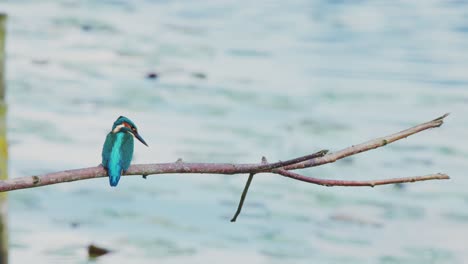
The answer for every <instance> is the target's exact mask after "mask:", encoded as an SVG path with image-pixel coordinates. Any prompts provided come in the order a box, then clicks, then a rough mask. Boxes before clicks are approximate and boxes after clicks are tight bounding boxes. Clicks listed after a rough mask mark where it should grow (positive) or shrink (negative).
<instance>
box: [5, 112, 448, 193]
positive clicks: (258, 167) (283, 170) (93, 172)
mask: <svg viewBox="0 0 468 264" xmlns="http://www.w3.org/2000/svg"><path fill="white" fill-rule="evenodd" d="M447 116H448V114H445V115H443V116H441V117H439V118H437V119H434V120H432V121H429V122H426V123H423V124H420V125H417V126H414V127H412V128H409V129H406V130H403V131H401V132H398V133H395V134H392V135H389V136H385V137H381V138H377V139H373V140H370V141H367V142H364V143H361V144H359V145H355V146H351V147H348V148H345V149H342V150H340V151H338V152H335V153H331V154H328V155H325V154H326V153H327V151H326V150H323V151H319V152H317V153H314V154H310V155H306V156H303V157H299V158H295V159H291V160H287V161H283V162H281V161H280V162H276V163H269V164H230V163H185V162H182V161H177V162H173V163H159V164H137V165H132V166H130V168H129V169H128V171H127V172H126V173H125V175H145V176H146V175H153V174H168V173H178V174H182V173H201V174H245V173H249V174H250V173H253V174H256V173H264V172H271V173H274V174H279V175H282V176H285V177H289V178H293V179H296V180H300V181H304V182H309V183H314V184H320V185H325V186H376V185H382V184H392V183H402V182H415V181H425V180H435V179H448V176H447V175H445V174H431V175H428V176H422V177H408V178H396V179H388V180H380V181H337V180H324V179H316V178H311V177H305V176H302V175H300V174H297V173H293V172H291V171H290V170H296V169H303V168H308V167H313V166H319V165H323V164H327V163H331V162H335V161H336V160H339V159H342V158H344V157H348V156H352V155H355V154H358V153H361V152H364V151H368V150H371V149H375V148H378V147H382V146H385V145H387V144H390V143H393V142H395V141H397V140H400V139H402V138H406V137H408V136H410V135H413V134H416V133H419V132H421V131H424V130H426V129H429V128H435V127H439V126H441V125H442V124H443V119H444V118H445V117H447ZM99 177H106V171H105V170H104V168H103V167H102V166H97V167H90V168H83V169H76V170H66V171H60V172H54V173H48V174H43V175H38V176H26V177H20V178H12V179H8V180H3V181H0V192H5V191H12V190H19V189H25V188H33V187H39V186H45V185H51V184H57V183H63V182H71V181H78V180H86V179H93V178H99Z"/></svg>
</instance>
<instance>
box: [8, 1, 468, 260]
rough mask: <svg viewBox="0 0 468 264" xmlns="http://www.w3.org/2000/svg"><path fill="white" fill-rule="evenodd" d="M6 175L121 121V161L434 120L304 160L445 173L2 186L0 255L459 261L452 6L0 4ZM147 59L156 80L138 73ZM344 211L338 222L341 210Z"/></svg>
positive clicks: (460, 122) (53, 157) (272, 155)
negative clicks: (382, 143) (333, 157)
mask: <svg viewBox="0 0 468 264" xmlns="http://www.w3.org/2000/svg"><path fill="white" fill-rule="evenodd" d="M0 11H3V12H7V13H8V14H9V16H10V17H9V21H8V31H9V32H8V45H7V49H8V60H7V70H8V104H9V113H8V118H9V131H8V132H9V139H10V157H11V161H10V176H11V177H19V176H26V175H34V174H38V173H45V172H52V171H59V170H63V169H70V168H80V167H88V166H94V165H97V164H98V163H99V162H100V151H101V146H102V143H103V141H104V138H105V135H106V133H107V132H108V131H109V129H110V128H111V125H112V123H113V121H114V120H115V119H116V118H117V117H118V116H119V115H126V116H128V117H130V118H131V119H132V120H133V121H134V122H135V123H136V124H137V125H138V126H139V129H140V132H141V134H142V135H143V137H144V138H145V140H146V141H147V142H148V144H149V145H150V148H146V147H145V146H143V145H141V144H137V145H136V149H135V159H134V162H137V163H151V162H168V161H175V160H176V159H177V158H179V157H180V158H183V159H184V160H186V161H193V162H197V161H200V162H204V161H212V162H257V161H260V157H261V156H262V155H265V156H267V157H268V158H269V160H272V161H275V160H279V159H283V160H284V159H287V158H291V157H295V156H299V155H304V154H307V153H311V152H313V151H317V150H319V149H323V148H327V149H330V150H332V151H333V150H338V149H341V148H344V147H346V146H349V145H352V144H357V143H360V142H362V141H365V140H368V139H371V138H373V137H378V136H382V135H385V134H389V133H393V132H396V131H400V130H402V129H405V128H407V127H409V126H412V125H415V124H417V123H421V122H424V121H428V120H430V119H433V118H435V117H437V116H440V115H442V114H443V113H446V112H451V113H452V114H451V115H450V117H449V118H447V122H446V124H445V125H444V126H443V127H442V128H440V129H436V130H431V131H426V132H423V133H421V134H419V135H416V136H414V137H410V138H408V139H405V140H402V141H400V142H398V143H396V144H393V145H390V146H387V147H385V148H383V149H379V150H374V151H372V152H367V153H363V154H360V155H358V156H355V157H352V158H348V159H345V160H343V161H339V162H337V163H335V164H330V165H326V166H323V167H317V168H313V169H308V170H305V171H303V173H304V174H307V175H313V176H316V177H324V178H337V179H376V178H388V177H404V176H414V175H424V174H429V173H435V172H445V173H448V174H449V175H450V176H451V177H452V179H451V180H450V181H434V182H424V183H416V184H410V185H405V187H404V188H403V189H400V188H395V187H393V186H388V187H379V188H374V189H371V188H337V187H335V188H325V187H320V186H314V185H308V184H305V183H300V182H295V181H292V180H289V179H285V178H281V177H279V176H274V175H258V176H256V177H255V179H254V181H253V185H252V187H251V191H250V193H249V196H248V198H247V201H246V205H245V207H244V210H243V213H242V214H241V216H240V217H239V219H238V222H237V223H235V224H233V223H230V222H229V219H230V217H231V216H232V214H233V213H234V211H235V209H236V205H237V202H238V199H239V196H240V193H241V190H242V187H243V185H244V182H245V180H246V176H210V175H160V176H151V177H148V179H147V180H143V179H141V178H140V177H124V178H123V179H121V181H120V183H119V187H118V188H116V189H114V188H112V189H111V188H110V187H109V186H108V179H105V178H102V179H98V180H89V181H81V182H75V183H68V184H60V185H55V186H49V187H43V188H36V189H29V190H22V191H16V192H11V193H10V196H9V197H10V204H9V221H10V239H11V262H12V263H30V262H33V261H34V262H36V263H86V262H88V260H87V256H86V250H85V248H86V246H87V245H88V244H89V243H96V244H98V245H101V246H104V247H107V248H109V249H112V250H114V253H113V254H109V255H107V256H104V257H101V258H99V259H97V260H96V261H95V262H96V263H155V262H158V263H220V262H221V263H240V262H242V263H385V264H387V263H411V264H414V263H467V262H468V246H467V237H468V193H467V191H466V187H468V177H467V174H466V171H467V168H468V166H467V159H468V140H467V128H468V121H467V119H466V113H467V110H468V74H467V73H468V53H467V52H466V47H467V46H468V6H467V2H464V1H401V2H400V1H398V2H397V1H318V0H317V1H306V0H297V1H288V2H285V1H277V2H273V1H255V2H247V1H118V0H114V1H110V0H109V1H74V0H67V1H32V0H24V1H13V0H11V1H2V2H0ZM153 71H155V72H157V73H158V74H159V78H158V79H157V80H149V79H146V78H145V76H146V75H147V74H148V73H149V72H153ZM343 219H351V220H343Z"/></svg>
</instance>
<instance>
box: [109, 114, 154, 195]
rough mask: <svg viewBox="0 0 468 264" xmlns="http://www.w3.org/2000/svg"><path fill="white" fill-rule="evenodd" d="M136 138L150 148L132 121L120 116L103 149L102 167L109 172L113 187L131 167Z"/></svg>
mask: <svg viewBox="0 0 468 264" xmlns="http://www.w3.org/2000/svg"><path fill="white" fill-rule="evenodd" d="M134 137H135V138H137V139H138V140H139V141H140V142H141V143H143V144H144V145H145V146H147V147H148V144H146V142H145V140H144V139H143V138H142V137H141V136H140V134H138V129H137V127H136V125H135V124H134V123H133V122H132V120H130V119H128V118H126V117H125V116H119V117H118V118H117V120H115V122H114V124H113V125H112V130H111V131H110V132H109V134H107V137H106V141H104V146H103V147H102V163H101V165H102V166H103V167H104V169H105V170H106V171H107V175H108V176H109V183H110V186H111V187H115V186H117V184H118V183H119V180H120V176H122V174H124V173H125V172H126V171H127V169H128V167H130V162H131V161H132V157H133V138H134Z"/></svg>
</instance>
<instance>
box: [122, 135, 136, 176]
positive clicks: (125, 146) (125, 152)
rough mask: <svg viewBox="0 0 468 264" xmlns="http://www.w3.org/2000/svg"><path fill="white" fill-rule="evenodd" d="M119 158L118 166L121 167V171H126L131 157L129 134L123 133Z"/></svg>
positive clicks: (131, 149) (131, 147)
mask: <svg viewBox="0 0 468 264" xmlns="http://www.w3.org/2000/svg"><path fill="white" fill-rule="evenodd" d="M120 157H121V158H120V166H122V170H123V171H127V169H128V167H130V162H131V161H132V157H133V136H132V135H130V134H129V133H125V135H124V137H123V140H122V146H121V148H120Z"/></svg>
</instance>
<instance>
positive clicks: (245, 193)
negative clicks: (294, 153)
mask: <svg viewBox="0 0 468 264" xmlns="http://www.w3.org/2000/svg"><path fill="white" fill-rule="evenodd" d="M325 153H326V152H324V155H325ZM262 164H268V161H267V159H266V158H265V157H262ZM254 175H255V173H250V174H249V178H248V179H247V182H246V183H245V186H244V190H243V191H242V195H241V198H240V201H239V205H238V206H237V211H236V213H235V214H234V216H233V217H232V219H231V222H235V221H236V220H237V217H238V216H239V214H240V212H241V211H242V206H244V201H245V197H246V196H247V192H248V191H249V187H250V183H251V182H252V180H253V176H254Z"/></svg>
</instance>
